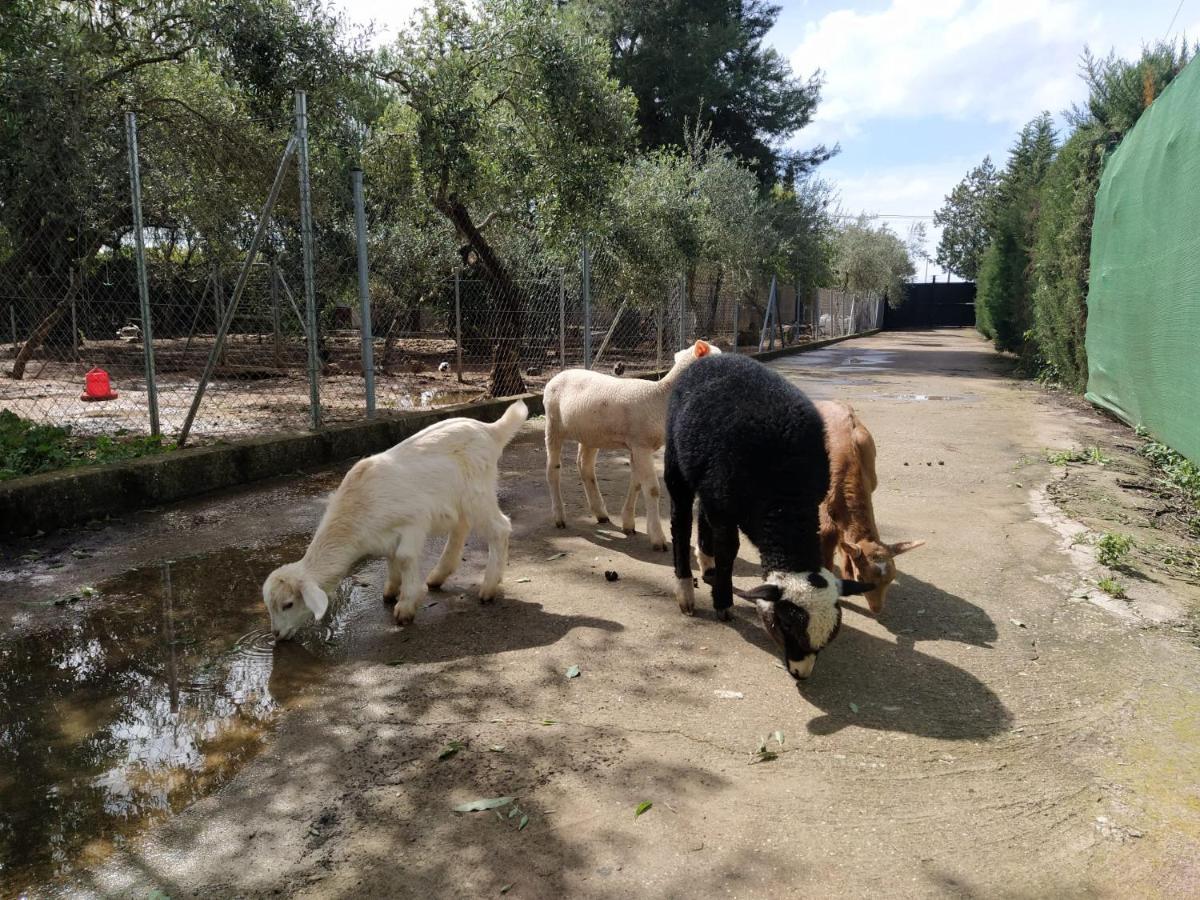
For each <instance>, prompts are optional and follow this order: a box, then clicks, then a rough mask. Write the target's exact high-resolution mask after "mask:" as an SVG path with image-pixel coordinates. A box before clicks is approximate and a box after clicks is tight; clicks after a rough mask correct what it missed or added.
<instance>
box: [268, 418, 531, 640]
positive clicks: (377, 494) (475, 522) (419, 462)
mask: <svg viewBox="0 0 1200 900" xmlns="http://www.w3.org/2000/svg"><path fill="white" fill-rule="evenodd" d="M528 415H529V411H528V409H527V408H526V407H525V404H524V403H523V402H521V401H520V400H518V401H517V402H516V403H514V404H512V405H511V406H510V407H509V408H508V409H507V410H505V412H504V415H503V416H501V418H500V419H499V421H497V422H494V423H492V424H485V423H483V422H477V421H475V420H474V419H460V418H455V419H446V420H445V421H442V422H438V423H436V424H434V425H431V426H429V427H428V428H426V429H424V430H422V431H419V432H417V433H416V434H414V435H413V436H412V437H410V438H408V439H407V440H405V441H403V442H401V443H399V444H397V445H396V446H395V447H392V448H391V449H390V450H387V451H385V452H383V453H378V454H376V455H375V456H369V457H367V458H366V459H363V460H360V461H359V462H358V463H356V464H355V465H354V467H353V468H352V469H351V470H350V471H349V472H347V473H346V477H345V478H344V479H342V483H341V485H340V486H339V487H338V489H337V490H336V491H335V492H334V493H333V496H332V497H331V498H330V501H329V506H328V508H327V509H326V510H325V515H324V516H322V518H321V523H320V525H318V526H317V530H316V533H315V534H314V535H313V539H312V541H311V542H310V543H309V545H308V550H307V551H306V552H305V554H304V556H303V557H302V558H301V559H300V560H298V561H296V562H292V563H287V564H286V565H283V566H280V567H279V568H278V569H276V570H275V571H274V572H272V573H271V574H270V575H269V576H268V577H267V580H266V581H265V582H264V583H263V602H264V603H265V604H266V606H267V611H268V613H269V614H270V616H271V628H272V630H273V631H274V632H275V634H276V636H278V637H280V638H285V639H286V638H290V637H291V636H292V635H293V634H295V632H296V631H297V630H298V629H299V628H300V627H301V626H303V625H304V624H306V623H307V622H308V621H309V618H310V616H311V617H312V618H316V619H318V620H319V619H321V618H322V617H323V616H324V615H325V612H326V610H327V609H328V607H329V599H328V594H329V592H330V591H333V590H335V589H336V588H337V585H338V583H339V582H340V581H341V580H342V578H343V577H345V575H346V574H347V573H349V571H350V570H351V568H353V566H354V565H355V564H356V563H357V562H358V561H359V560H361V559H364V558H369V557H384V558H386V559H387V561H388V578H387V586H386V588H385V590H384V596H385V597H389V598H390V597H397V600H396V607H395V610H394V612H393V614H394V616H395V619H396V622H397V624H400V625H405V624H408V623H409V622H411V621H412V620H413V616H414V615H416V611H417V603H418V602H419V601H420V599H421V597H422V596H423V595H424V589H425V585H428V586H429V587H431V588H437V587H440V586H441V584H442V582H444V581H445V580H446V579H447V578H449V577H450V575H451V574H452V573H453V572H454V570H455V569H456V568H457V567H458V563H459V560H460V559H461V558H462V550H463V545H464V543H465V542H466V539H467V534H468V533H469V532H470V530H471V528H472V527H474V528H475V529H477V530H478V531H479V533H480V534H482V536H483V537H484V539H485V540H486V541H487V543H488V561H487V569H486V571H485V573H484V577H483V585H482V587H481V588H480V591H479V599H480V600H482V601H484V602H486V601H489V600H493V599H495V598H496V597H499V596H500V595H501V587H500V583H501V580H502V579H503V577H504V567H505V565H506V563H507V561H508V538H509V534H510V533H511V532H512V525H511V524H510V523H509V520H508V517H507V516H506V515H504V513H502V512H501V511H500V506H499V504H498V503H497V502H496V483H497V479H498V470H497V466H498V463H499V460H500V454H501V452H502V451H503V450H504V447H505V445H507V444H508V442H509V441H511V440H512V439H513V437H514V436H515V435H516V433H517V431H518V430H519V429H520V427H521V424H522V423H523V422H524V421H525V419H526V418H527V417H528ZM430 535H448V539H447V541H446V547H445V550H443V552H442V556H441V558H440V559H439V560H438V563H437V565H436V566H435V567H434V570H433V571H432V572H430V573H429V577H428V578H427V579H426V580H425V582H424V583H422V582H421V579H420V573H419V571H418V566H419V565H420V560H421V551H422V549H423V548H424V546H425V540H426V538H427V537H429V536H430Z"/></svg>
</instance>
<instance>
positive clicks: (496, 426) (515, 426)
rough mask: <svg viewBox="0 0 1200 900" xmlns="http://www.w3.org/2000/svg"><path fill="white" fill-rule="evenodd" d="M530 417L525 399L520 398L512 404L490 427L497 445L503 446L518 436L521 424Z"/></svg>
mask: <svg viewBox="0 0 1200 900" xmlns="http://www.w3.org/2000/svg"><path fill="white" fill-rule="evenodd" d="M528 418H529V407H527V406H526V405H525V401H524V400H518V401H517V402H516V403H514V404H513V405H512V406H510V407H509V408H508V409H506V410H505V411H504V415H502V416H501V417H500V418H499V419H497V420H496V421H495V422H493V423H492V424H491V425H489V426H488V427H489V428H490V429H491V430H492V437H493V438H494V439H495V441H496V446H498V447H501V448H503V447H504V446H506V445H507V444H508V442H509V441H511V440H512V439H513V438H514V437H516V435H517V432H518V431H520V429H521V425H522V424H524V422H525V420H526V419H528Z"/></svg>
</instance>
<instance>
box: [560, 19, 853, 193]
mask: <svg viewBox="0 0 1200 900" xmlns="http://www.w3.org/2000/svg"><path fill="white" fill-rule="evenodd" d="M569 8H572V9H574V11H575V12H576V13H577V14H578V15H580V16H581V17H585V18H588V19H592V20H595V21H599V22H601V23H602V28H603V31H604V34H605V37H606V39H607V42H608V44H609V47H610V50H611V54H612V71H613V73H614V74H615V75H616V77H617V78H618V79H619V80H620V82H621V83H622V84H623V85H624V86H626V87H627V88H629V89H630V90H631V91H632V92H633V94H634V96H635V97H637V104H638V105H637V124H638V131H639V138H640V144H641V146H643V147H645V148H648V149H658V148H662V147H669V146H681V145H683V144H684V143H685V140H686V135H687V133H688V132H689V131H690V130H692V129H693V128H694V124H695V122H696V119H697V117H699V119H700V123H701V124H702V125H703V126H705V127H707V128H711V129H712V136H713V139H714V140H715V141H716V142H717V143H720V144H723V145H725V146H726V147H728V148H729V149H730V151H731V152H732V153H733V155H734V156H735V157H736V158H737V159H739V160H741V161H742V162H743V163H745V164H747V165H749V166H751V167H752V168H753V169H754V170H755V171H756V173H757V174H758V176H759V178H760V179H761V181H762V182H763V184H765V185H770V184H772V183H774V182H775V181H776V180H777V179H782V180H783V181H785V182H787V181H791V180H792V179H793V178H794V177H795V176H796V175H803V174H805V173H807V172H808V171H810V170H811V169H812V168H813V167H815V166H816V165H817V164H819V163H820V162H822V161H824V160H825V159H828V158H829V156H830V155H832V154H831V152H830V151H828V150H826V148H824V147H816V148H814V149H812V150H810V151H807V152H796V151H789V150H785V149H783V148H782V144H783V143H784V142H785V141H787V140H788V139H789V138H790V137H791V136H792V135H793V134H794V133H795V132H796V131H798V130H800V129H801V128H803V127H804V126H805V125H807V124H808V123H809V121H810V120H811V119H812V116H813V113H814V112H815V111H816V106H817V101H818V99H819V97H820V88H821V80H820V77H819V75H818V74H814V75H812V76H811V77H809V78H808V79H799V78H796V77H794V76H793V75H792V72H791V69H790V67H789V65H788V62H787V60H786V59H784V58H783V57H781V56H780V55H779V53H778V52H777V51H776V50H775V49H774V48H772V47H771V46H770V45H769V44H768V43H766V42H765V38H766V36H767V34H768V32H770V30H771V28H772V27H773V26H774V24H775V21H776V19H777V18H778V16H779V10H780V7H778V6H774V5H772V4H770V3H768V2H764V0H736V2H731V0H663V2H656V3H641V2H633V0H576V2H574V3H572V4H570V7H569ZM835 152H836V151H835Z"/></svg>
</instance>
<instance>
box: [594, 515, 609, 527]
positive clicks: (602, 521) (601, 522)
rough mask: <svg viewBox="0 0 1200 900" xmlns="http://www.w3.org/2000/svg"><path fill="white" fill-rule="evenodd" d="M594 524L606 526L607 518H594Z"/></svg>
mask: <svg viewBox="0 0 1200 900" xmlns="http://www.w3.org/2000/svg"><path fill="white" fill-rule="evenodd" d="M596 524H597V525H607V524H608V516H596Z"/></svg>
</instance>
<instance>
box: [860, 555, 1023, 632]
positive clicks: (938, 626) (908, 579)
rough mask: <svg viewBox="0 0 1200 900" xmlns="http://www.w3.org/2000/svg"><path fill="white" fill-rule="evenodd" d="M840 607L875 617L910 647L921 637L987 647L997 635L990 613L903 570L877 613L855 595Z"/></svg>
mask: <svg viewBox="0 0 1200 900" xmlns="http://www.w3.org/2000/svg"><path fill="white" fill-rule="evenodd" d="M842 608H843V610H844V611H845V612H851V611H852V612H856V613H861V614H862V615H864V616H866V617H868V618H874V619H875V621H877V622H878V623H879V624H880V625H882V626H883V627H884V628H886V629H887V630H888V631H889V632H891V633H892V634H893V635H895V637H896V643H897V644H899V645H901V646H907V647H912V646H913V645H914V644H916V643H918V642H920V641H957V642H959V643H962V644H970V645H971V646H972V647H987V648H989V649H990V648H991V646H992V642H993V641H995V640H996V638H997V637H998V636H999V633H998V632H997V630H996V623H995V622H993V621H992V617H991V616H989V615H988V614H987V613H986V612H984V611H983V610H982V609H981V608H980V607H978V606H976V605H975V604H974V603H972V602H971V601H969V600H965V599H963V598H962V597H959V596H957V595H956V594H951V593H949V592H947V591H943V590H942V589H941V588H939V587H936V586H935V585H932V584H930V583H929V582H927V581H922V580H921V579H919V578H914V577H913V576H911V575H906V574H904V573H901V574H900V575H899V576H897V578H896V581H895V582H894V583H893V584H892V588H891V590H890V591H889V592H888V597H887V604H886V605H885V606H884V608H883V612H881V613H880V614H879V615H878V616H872V615H871V613H870V612H869V611H868V610H867V606H866V604H865V603H863V602H862V600H861V598H858V597H853V598H849V597H848V598H846V599H844V600H843V601H842ZM850 621H853V617H850Z"/></svg>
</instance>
